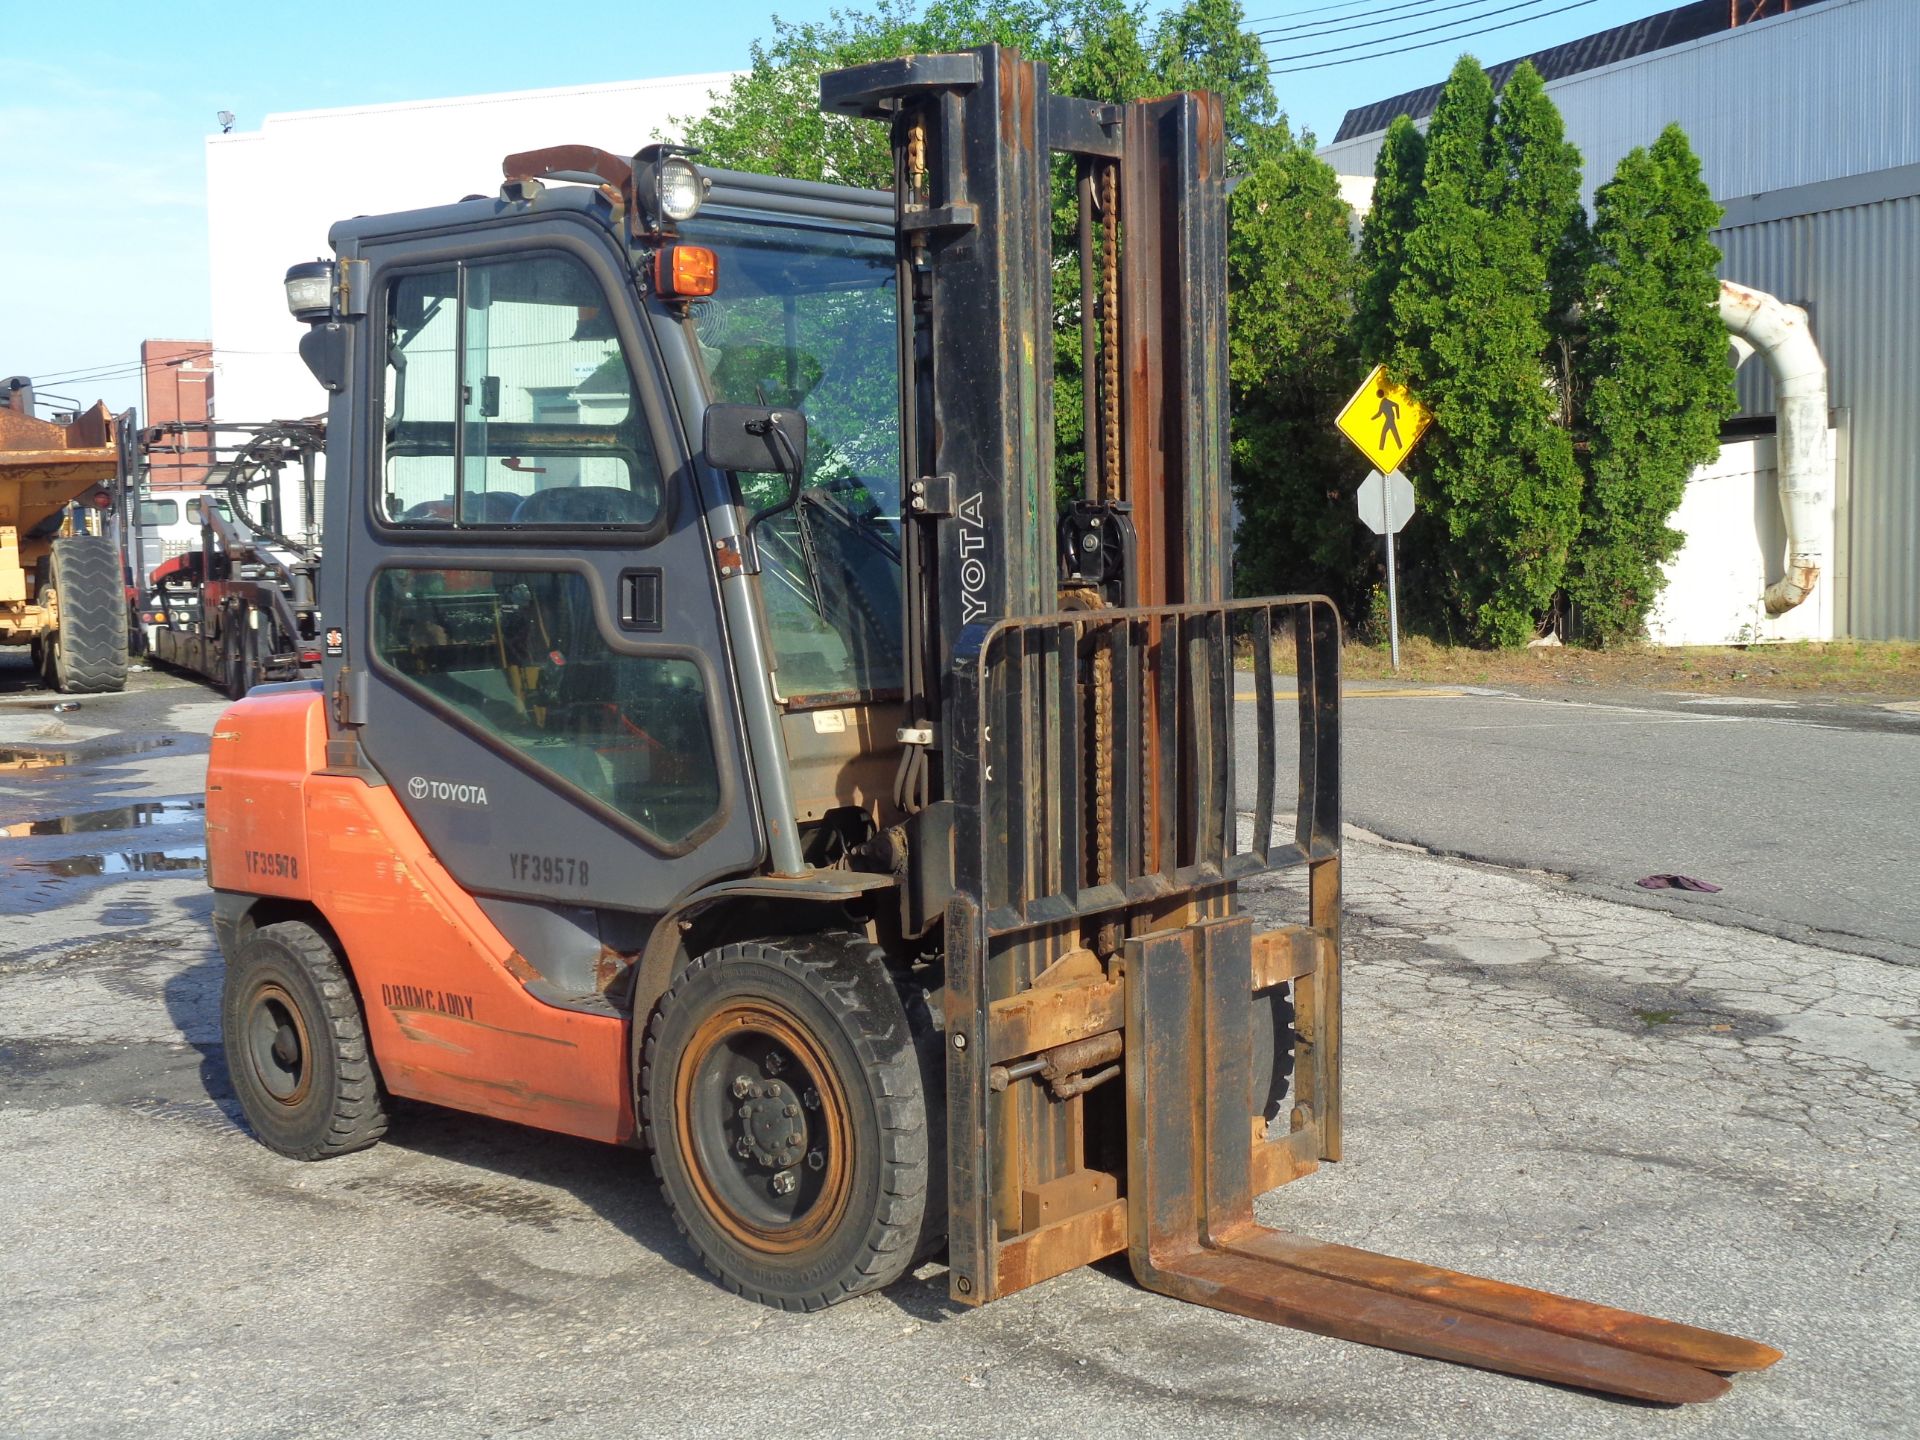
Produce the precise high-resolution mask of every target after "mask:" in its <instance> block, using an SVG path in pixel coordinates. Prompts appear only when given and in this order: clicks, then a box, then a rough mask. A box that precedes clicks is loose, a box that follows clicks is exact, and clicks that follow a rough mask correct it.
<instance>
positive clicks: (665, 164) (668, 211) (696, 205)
mask: <svg viewBox="0 0 1920 1440" xmlns="http://www.w3.org/2000/svg"><path fill="white" fill-rule="evenodd" d="M659 184H660V213H661V214H662V215H664V216H666V217H667V219H669V220H691V219H692V218H693V217H694V215H695V214H696V213H698V211H699V209H700V202H701V201H702V200H704V199H706V198H707V191H706V184H705V182H704V181H702V180H701V178H700V172H699V171H698V170H696V169H694V168H693V162H692V161H691V160H683V159H682V158H680V157H679V156H678V155H675V156H672V157H670V158H668V159H666V160H663V161H661V162H660V181H659Z"/></svg>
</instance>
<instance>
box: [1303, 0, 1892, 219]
mask: <svg viewBox="0 0 1920 1440" xmlns="http://www.w3.org/2000/svg"><path fill="white" fill-rule="evenodd" d="M1439 53H1442V54H1444V53H1445V52H1444V51H1442V52H1439ZM1915 75H1920V3H1916V0H1828V3H1827V4H1824V5H1820V6H1817V7H1815V8H1813V9H1810V10H1806V11H1804V12H1794V13H1790V14H1787V15H1782V16H1778V17H1776V18H1774V19H1772V20H1762V21H1759V22H1757V23H1755V24H1752V25H1743V26H1741V27H1739V28H1738V29H1735V30H1728V31H1726V32H1725V33H1723V34H1719V35H1714V36H1710V37H1708V38H1707V39H1704V40H1696V41H1693V42H1691V43H1689V44H1686V45H1679V46H1676V47H1674V48H1673V49H1671V50H1659V51H1655V52H1654V53H1653V54H1651V55H1645V56H1640V57H1638V58H1636V59H1633V60H1623V61H1621V62H1620V63H1619V64H1616V65H1608V66H1605V67H1603V68H1602V69H1599V70H1590V71H1587V72H1585V73H1583V74H1579V75H1569V76H1567V77H1566V78H1565V79H1562V80H1555V81H1554V82H1552V83H1551V84H1550V85H1548V86H1547V93H1548V94H1549V95H1551V96H1552V97H1553V101H1554V103H1555V104H1556V105H1558V106H1559V107H1560V113H1561V115H1562V116H1563V117H1564V118H1565V120H1566V125H1567V138H1568V139H1569V140H1571V141H1573V143H1574V144H1575V145H1577V146H1579V147H1580V153H1581V155H1582V157H1584V159H1585V160H1586V179H1587V190H1586V196H1585V198H1586V200H1587V202H1588V203H1589V204H1591V203H1592V200H1593V191H1594V189H1595V188H1596V187H1597V186H1599V185H1602V184H1605V183H1606V181H1607V179H1608V178H1609V177H1610V176H1611V175H1612V174H1613V172H1614V169H1615V168H1616V167H1617V166H1618V165H1619V163H1620V158H1621V156H1623V155H1625V154H1626V153H1627V151H1629V150H1631V149H1632V148H1633V147H1634V146H1636V145H1650V144H1652V143H1653V140H1654V137H1655V136H1657V135H1658V134H1659V133H1660V131H1661V130H1662V129H1663V128H1664V127H1665V126H1666V125H1668V124H1669V123H1675V124H1678V125H1679V126H1680V128H1681V129H1683V130H1685V131H1686V132H1687V137H1688V138H1689V139H1690V140H1691V141H1692V142H1693V148H1694V150H1695V152H1696V153H1697V154H1698V155H1699V156H1700V166H1701V172H1702V174H1703V175H1704V176H1705V178H1706V182H1707V188H1708V189H1709V190H1711V191H1712V192H1713V193H1714V194H1715V195H1716V196H1718V197H1719V198H1720V199H1722V200H1730V199H1733V198H1735V197H1737V196H1743V195H1756V194H1759V193H1760V192H1762V191H1766V190H1784V189H1788V188H1791V187H1792V186H1795V185H1811V184H1816V183H1818V182H1820V181H1823V180H1833V179H1837V178H1839V177H1841V176H1844V175H1864V174H1868V173H1871V172H1872V171H1876V170H1888V169H1892V168H1893V167H1895V166H1898V165H1912V164H1916V163H1920V104H1916V103H1915V98H1914V87H1915V82H1914V76H1915ZM1283 98H1284V97H1283ZM1423 127H1424V121H1423ZM1379 148H1380V135H1379V134H1373V135H1364V136H1356V137H1355V138H1354V139H1352V140H1344V141H1341V142H1339V143H1337V144H1333V145H1328V146H1326V147H1324V148H1323V149H1322V150H1321V151H1320V158H1321V159H1323V160H1325V161H1326V162H1327V163H1328V164H1329V165H1331V166H1333V168H1334V169H1335V170H1337V171H1338V172H1339V173H1340V174H1342V175H1372V174H1373V160H1374V155H1375V154H1376V153H1377V152H1378V150H1379Z"/></svg>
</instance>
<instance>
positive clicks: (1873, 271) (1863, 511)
mask: <svg viewBox="0 0 1920 1440" xmlns="http://www.w3.org/2000/svg"><path fill="white" fill-rule="evenodd" d="M1716 238H1717V239H1718V241H1719V243H1720V248H1721V251H1722V253H1723V254H1724V255H1725V257H1726V259H1725V261H1724V263H1723V264H1722V266H1721V271H1720V273H1721V274H1722V275H1723V276H1725V277H1726V278H1727V279H1729V280H1735V281H1738V282H1739V283H1741V284H1743V285H1751V286H1754V287H1755V288H1757V289H1761V290H1766V291H1769V292H1771V293H1772V294H1774V295H1778V296H1779V297H1780V298H1781V299H1782V300H1787V301H1791V302H1793V303H1795V304H1801V305H1807V306H1808V307H1809V308H1810V309H1811V311H1812V314H1813V333H1814V338H1815V340H1817V341H1818V342H1819V345H1820V352H1821V354H1822V355H1824V356H1825V357H1826V362H1827V384H1828V392H1829V400H1830V403H1831V404H1832V405H1833V406H1834V407H1835V408H1836V409H1839V410H1843V411H1845V412H1847V413H1846V417H1845V418H1846V422H1847V423H1846V425H1845V427H1844V428H1843V430H1842V436H1843V443H1845V444H1846V446H1847V451H1848V453H1847V454H1846V455H1845V456H1842V457H1840V458H1841V459H1842V460H1843V461H1844V462H1845V463H1846V467H1847V488H1848V494H1847V496H1846V499H1847V508H1848V516H1847V535H1848V540H1849V548H1848V554H1847V557H1846V562H1847V569H1848V572H1849V574H1848V575H1847V577H1846V579H1847V597H1848V601H1849V605H1848V613H1847V616H1846V619H1845V624H1846V627H1847V630H1848V631H1849V633H1851V634H1853V635H1855V636H1857V637H1859V638H1861V639H1869V640H1882V639H1920V195H1916V196H1907V197H1906V198H1904V199H1896V200H1884V201H1880V202H1878V203H1876V204H1871V205H1856V206H1851V207H1849V208H1847V209H1844V210H1829V211H1825V212H1824V213H1821V214H1816V215H1797V216H1793V217H1791V218H1789V219H1784V220H1770V221H1766V222H1764V223H1761V224H1757V225H1742V226H1739V227H1737V228H1734V229H1729V230H1723V231H1721V232H1720V234H1719V235H1718V236H1717V237H1716ZM1772 390H1773V386H1772V383H1771V381H1770V380H1769V379H1768V377H1767V373H1766V369H1765V366H1764V365H1763V364H1762V363H1761V362H1760V361H1758V360H1754V361H1750V362H1748V364H1747V365H1745V366H1743V367H1742V369H1741V371H1740V408H1741V411H1742V413H1743V414H1749V415H1767V414H1771V413H1772V411H1773V394H1772Z"/></svg>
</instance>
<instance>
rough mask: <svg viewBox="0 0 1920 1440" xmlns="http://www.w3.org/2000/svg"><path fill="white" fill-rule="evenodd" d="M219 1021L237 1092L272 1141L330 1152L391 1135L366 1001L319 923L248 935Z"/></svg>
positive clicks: (295, 1152)
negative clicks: (369, 1034)
mask: <svg viewBox="0 0 1920 1440" xmlns="http://www.w3.org/2000/svg"><path fill="white" fill-rule="evenodd" d="M220 1019H221V1031H222V1036H223V1038H224V1040H225V1047H226V1053H227V1070H228V1073H229V1075H230V1076H231V1078H232V1081H233V1090H234V1094H235V1095H236V1096H238V1097H239V1100H240V1108H241V1110H242V1111H244V1112H245V1114H246V1117H247V1123H248V1124H249V1125H251V1126H252V1127H253V1133H254V1134H255V1135H256V1136H258V1137H259V1139H260V1141H261V1142H262V1143H263V1144H265V1145H266V1146H267V1147H268V1148H269V1149H273V1150H278V1151H279V1152H280V1153H281V1154H282V1155H288V1156H291V1157H292V1158H293V1159H295V1160H324V1159H326V1158H328V1157H329V1156H333V1155H345V1154H346V1153H348V1152H349V1151H352V1150H362V1149H365V1148H366V1147H367V1146H369V1145H371V1144H373V1142H374V1141H376V1140H378V1139H379V1138H380V1137H381V1136H382V1135H383V1134H385V1133H386V1129H387V1114H386V1106H385V1104H384V1103H383V1101H382V1097H381V1094H380V1083H379V1077H378V1075H377V1074H376V1073H375V1071H374V1065H373V1052H372V1049H371V1048H370V1047H369V1045H368V1043H367V1027H366V1022H365V1020H364V1019H363V1018H362V1016H361V1013H360V1001H359V999H358V997H356V996H355V994H354V992H353V984H352V982H351V981H349V980H348V979H347V972H346V967H345V966H344V965H342V964H341V962H340V956H339V955H338V954H337V953H336V952H335V951H334V948H333V946H332V944H331V943H330V942H329V941H328V940H327V938H326V937H325V936H324V935H322V934H321V933H320V932H319V931H318V930H316V929H314V927H313V926H311V925H308V924H306V923H305V922H303V921H298V920H287V921H282V922H281V923H279V924H277V925H263V926H261V927H260V928H259V929H258V930H256V931H254V932H253V934H252V935H250V936H249V937H247V939H246V941H245V942H244V943H243V944H242V945H241V947H240V950H239V953H238V954H236V955H235V956H234V958H233V962H232V963H231V964H230V965H228V966H227V979H226V986H225V988H224V990H223V992H222V995H221V1005H220Z"/></svg>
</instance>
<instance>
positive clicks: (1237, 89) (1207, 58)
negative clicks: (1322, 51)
mask: <svg viewBox="0 0 1920 1440" xmlns="http://www.w3.org/2000/svg"><path fill="white" fill-rule="evenodd" d="M1245 24H1246V13H1245V12H1244V11H1243V10H1242V9H1241V8H1240V0H1187V3H1186V4H1185V5H1183V6H1181V7H1180V8H1179V9H1178V10H1170V11H1168V12H1167V14H1166V16H1165V18H1164V19H1163V20H1162V21H1161V24H1160V27H1159V29H1158V30H1157V31H1156V32H1155V34H1154V39H1153V79H1154V81H1155V84H1154V85H1153V86H1152V87H1151V93H1157V94H1166V93H1169V92H1172V91H1178V90H1213V91H1216V92H1217V93H1218V94H1219V95H1220V97H1221V100H1222V102H1223V106H1224V109H1225V112H1226V114H1225V126H1226V132H1227V144H1228V146H1229V147H1230V148H1231V149H1235V150H1238V149H1240V148H1242V147H1245V146H1247V145H1249V144H1251V143H1253V141H1254V140H1255V139H1256V138H1257V137H1258V136H1259V135H1260V134H1261V132H1263V131H1264V130H1265V129H1266V127H1268V126H1270V125H1272V124H1273V123H1274V122H1275V121H1276V120H1280V119H1281V116H1280V107H1279V102H1278V101H1277V100H1276V99H1275V98H1274V93H1273V79H1272V77H1271V75H1269V73H1268V71H1267V52H1266V51H1265V50H1264V49H1263V48H1262V47H1261V44H1260V40H1259V37H1257V36H1255V35H1253V34H1252V33H1250V32H1249V31H1248V30H1247V29H1246V28H1245ZM1075 93H1076V94H1077V93H1080V92H1078V91H1076V92H1075ZM1147 93H1150V92H1149V91H1142V92H1141V94H1142V95H1145V94H1147ZM1235 159H1236V160H1237V159H1238V157H1237V156H1236V157H1235ZM1229 164H1234V161H1229ZM1235 168H1238V166H1237V165H1235Z"/></svg>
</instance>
